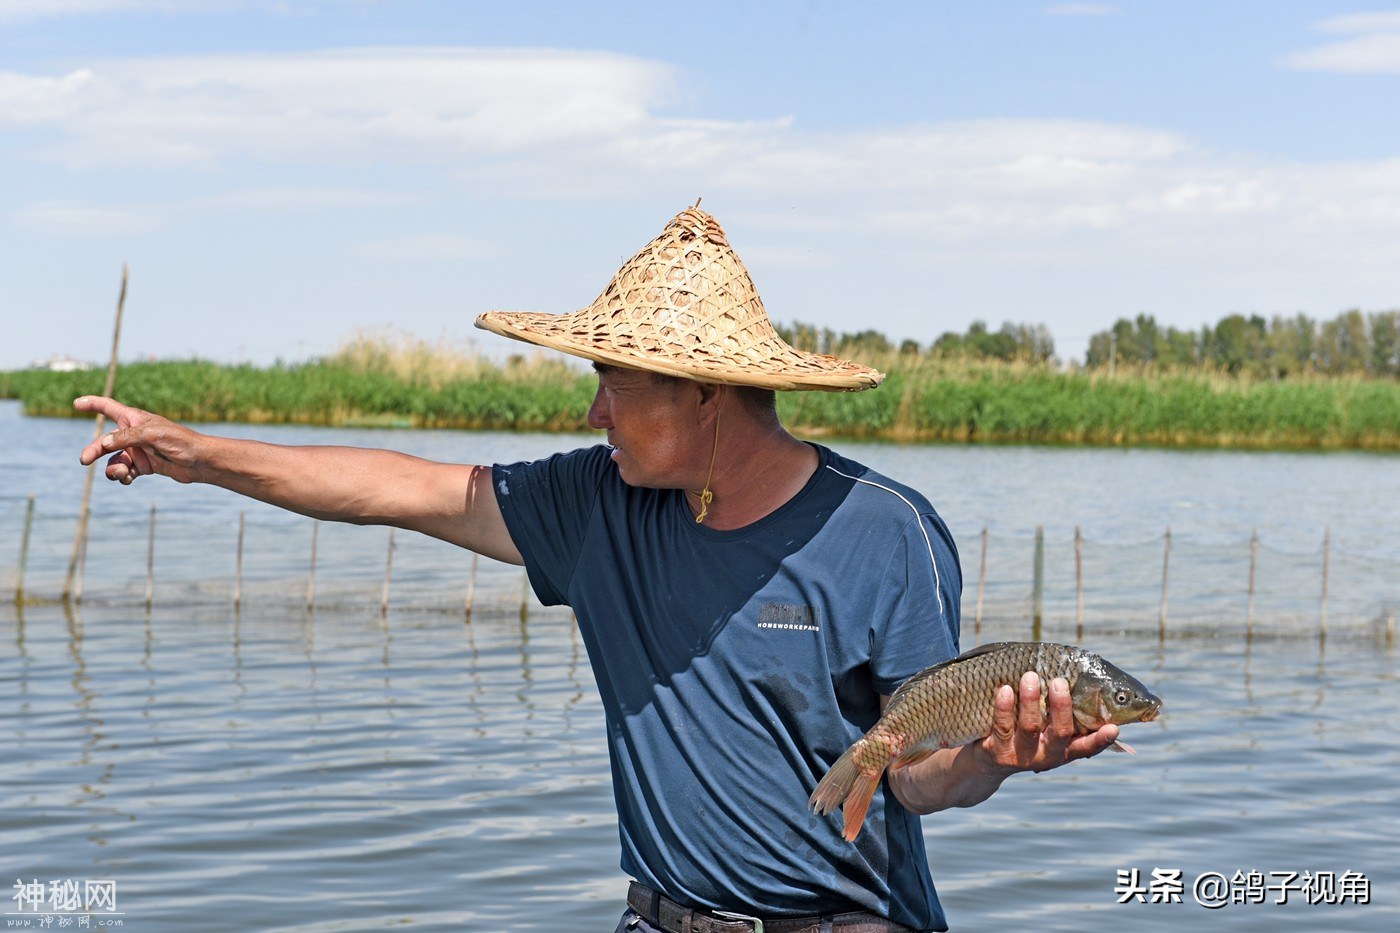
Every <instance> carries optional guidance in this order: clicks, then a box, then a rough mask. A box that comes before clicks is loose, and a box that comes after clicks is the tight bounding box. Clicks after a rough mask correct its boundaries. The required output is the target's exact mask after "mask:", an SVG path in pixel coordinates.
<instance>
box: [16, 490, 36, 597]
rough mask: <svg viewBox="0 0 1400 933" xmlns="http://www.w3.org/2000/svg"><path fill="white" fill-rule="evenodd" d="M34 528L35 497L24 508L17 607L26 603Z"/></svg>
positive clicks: (31, 497) (31, 496) (20, 541)
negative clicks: (26, 577) (30, 540)
mask: <svg viewBox="0 0 1400 933" xmlns="http://www.w3.org/2000/svg"><path fill="white" fill-rule="evenodd" d="M33 528H34V495H33V494H32V493H31V494H30V496H29V503H28V504H27V505H26V506H25V507H24V534H23V535H21V536H20V539H19V582H18V583H16V584H15V605H16V606H19V605H23V603H24V574H25V571H26V570H27V569H28V567H29V533H30V531H31V530H33Z"/></svg>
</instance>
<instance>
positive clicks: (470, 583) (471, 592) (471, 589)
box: [467, 551, 481, 620]
mask: <svg viewBox="0 0 1400 933" xmlns="http://www.w3.org/2000/svg"><path fill="white" fill-rule="evenodd" d="M480 559H481V555H480V554H478V553H477V552H476V551H472V574H471V576H470V577H468V578H467V619H468V620H470V619H471V617H472V600H473V599H475V598H476V562H477V561H478V560H480Z"/></svg>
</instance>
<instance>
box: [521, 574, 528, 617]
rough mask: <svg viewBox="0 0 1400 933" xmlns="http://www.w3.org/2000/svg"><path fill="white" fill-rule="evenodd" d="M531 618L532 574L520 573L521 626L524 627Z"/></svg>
mask: <svg viewBox="0 0 1400 933" xmlns="http://www.w3.org/2000/svg"><path fill="white" fill-rule="evenodd" d="M529 618H530V572H529V571H528V570H523V569H522V570H521V571H520V624H521V625H524V624H525V623H526V621H528V620H529Z"/></svg>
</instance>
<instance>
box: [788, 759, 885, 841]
mask: <svg viewBox="0 0 1400 933" xmlns="http://www.w3.org/2000/svg"><path fill="white" fill-rule="evenodd" d="M858 746H859V743H856V745H853V746H851V747H850V748H848V749H846V753H845V754H844V755H842V756H841V757H840V758H838V759H837V760H836V764H834V765H832V766H831V770H830V771H828V772H827V773H826V775H825V776H824V777H823V778H822V779H821V780H820V781H818V782H817V789H816V790H814V791H812V796H811V797H810V798H808V800H807V805H808V806H810V807H811V808H812V809H813V810H815V811H816V812H817V813H820V814H822V815H823V816H825V815H826V814H828V813H830V812H831V811H832V810H835V809H836V808H837V807H838V806H839V807H841V812H842V813H843V814H844V816H845V826H844V833H843V835H845V837H846V839H847V841H850V842H854V841H855V838H856V836H857V835H859V834H860V824H861V823H863V822H864V821H865V811H866V810H868V809H870V801H871V799H872V798H874V796H875V788H877V787H879V786H880V775H881V774H883V773H884V769H881V770H880V771H877V772H875V773H874V774H871V773H868V772H865V771H862V770H861V768H860V765H858V764H856V758H855V754H854V753H855V749H856V748H857V747H858Z"/></svg>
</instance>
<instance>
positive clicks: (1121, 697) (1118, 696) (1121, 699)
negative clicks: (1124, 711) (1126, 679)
mask: <svg viewBox="0 0 1400 933" xmlns="http://www.w3.org/2000/svg"><path fill="white" fill-rule="evenodd" d="M1132 698H1133V695H1132V694H1131V693H1129V692H1128V691H1127V690H1119V691H1118V692H1117V693H1115V694H1114V695H1113V702H1115V703H1117V704H1118V705H1119V706H1123V705H1125V704H1126V703H1127V702H1128V701H1129V700H1131V699H1132Z"/></svg>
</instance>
